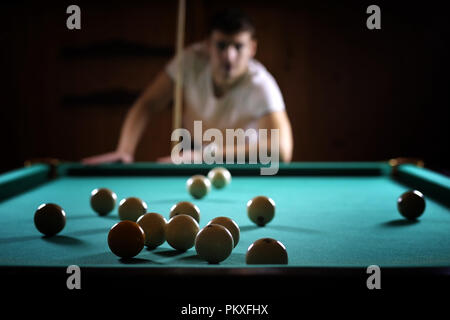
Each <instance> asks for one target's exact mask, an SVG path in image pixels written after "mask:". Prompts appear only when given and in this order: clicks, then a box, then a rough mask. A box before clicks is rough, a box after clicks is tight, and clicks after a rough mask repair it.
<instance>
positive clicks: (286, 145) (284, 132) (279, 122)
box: [258, 110, 294, 162]
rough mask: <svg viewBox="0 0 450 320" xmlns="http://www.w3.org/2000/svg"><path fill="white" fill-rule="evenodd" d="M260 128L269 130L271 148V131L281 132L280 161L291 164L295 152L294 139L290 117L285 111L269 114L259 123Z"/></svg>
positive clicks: (268, 143)
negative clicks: (277, 130)
mask: <svg viewBox="0 0 450 320" xmlns="http://www.w3.org/2000/svg"><path fill="white" fill-rule="evenodd" d="M258 127H259V128H261V129H267V137H268V139H269V141H268V142H267V146H268V147H270V145H271V144H270V129H279V130H280V145H279V147H280V158H281V159H280V160H281V161H284V162H291V160H292V153H293V150H294V141H293V138H292V127H291V122H290V121H289V117H288V115H287V113H286V111H285V110H283V111H276V112H272V113H269V114H267V115H265V116H264V117H262V118H261V119H260V120H259V121H258Z"/></svg>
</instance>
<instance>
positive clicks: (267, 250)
mask: <svg viewBox="0 0 450 320" xmlns="http://www.w3.org/2000/svg"><path fill="white" fill-rule="evenodd" d="M245 260H246V263H247V264H287V263H288V254H287V251H286V247H285V246H284V245H283V244H282V243H281V242H280V241H277V240H275V239H272V238H263V239H259V240H256V241H255V242H254V243H252V244H251V245H250V247H248V250H247V254H246V256H245Z"/></svg>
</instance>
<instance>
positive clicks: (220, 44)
mask: <svg viewBox="0 0 450 320" xmlns="http://www.w3.org/2000/svg"><path fill="white" fill-rule="evenodd" d="M216 46H217V49H219V50H220V51H222V50H225V48H226V47H227V44H226V43H225V42H222V41H221V42H217V43H216Z"/></svg>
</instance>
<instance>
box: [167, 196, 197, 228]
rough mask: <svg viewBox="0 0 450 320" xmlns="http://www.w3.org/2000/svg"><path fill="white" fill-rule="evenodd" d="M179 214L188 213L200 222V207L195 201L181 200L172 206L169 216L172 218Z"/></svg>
mask: <svg viewBox="0 0 450 320" xmlns="http://www.w3.org/2000/svg"><path fill="white" fill-rule="evenodd" d="M179 214H187V215H188V216H191V217H192V218H194V219H195V221H197V222H198V223H200V209H199V208H198V207H197V206H196V205H195V204H193V203H191V202H189V201H181V202H178V203H177V204H174V205H173V206H172V208H170V215H169V218H172V217H174V216H176V215H179Z"/></svg>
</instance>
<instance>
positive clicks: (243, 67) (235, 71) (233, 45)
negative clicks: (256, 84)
mask: <svg viewBox="0 0 450 320" xmlns="http://www.w3.org/2000/svg"><path fill="white" fill-rule="evenodd" d="M209 53H210V57H211V67H212V73H213V78H214V81H215V83H216V85H219V86H220V85H230V84H232V83H233V82H234V81H236V80H237V79H238V78H239V77H240V76H242V75H243V74H244V73H245V72H246V71H247V67H248V62H249V60H250V59H251V58H253V57H254V56H255V53H256V41H255V40H254V39H253V38H252V36H251V34H250V32H248V31H243V32H239V33H236V34H233V35H227V34H224V33H222V32H220V31H213V32H212V34H211V36H210V39H209Z"/></svg>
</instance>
